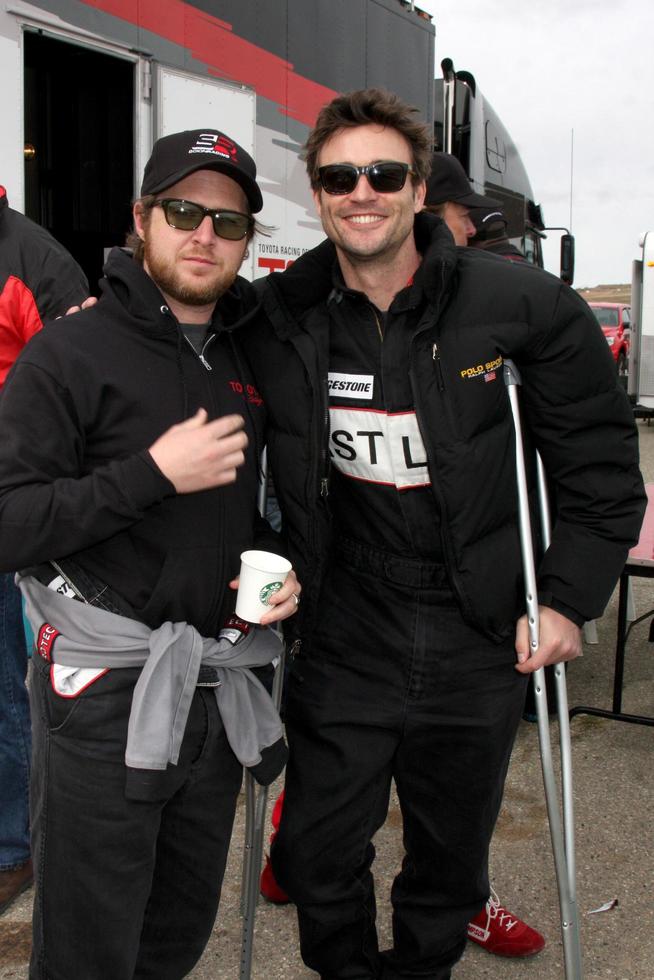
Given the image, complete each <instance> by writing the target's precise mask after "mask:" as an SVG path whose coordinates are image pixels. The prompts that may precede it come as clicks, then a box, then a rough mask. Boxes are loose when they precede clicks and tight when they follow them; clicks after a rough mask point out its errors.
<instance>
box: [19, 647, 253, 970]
mask: <svg viewBox="0 0 654 980" xmlns="http://www.w3.org/2000/svg"><path fill="white" fill-rule="evenodd" d="M137 673H138V672H137V671H134V670H131V669H126V670H112V671H109V673H108V674H106V675H105V676H104V677H101V678H100V679H99V680H97V681H95V682H94V683H93V684H92V685H91V686H90V687H89V688H87V690H86V691H84V692H83V693H81V694H80V695H78V696H77V697H75V698H73V699H66V698H61V697H60V696H59V695H57V694H56V693H54V691H53V690H52V688H51V685H50V681H49V676H48V665H47V664H46V663H44V662H43V661H41V660H40V659H39V658H38V657H36V658H35V660H34V663H33V665H32V668H31V692H30V693H31V703H32V725H33V740H34V759H33V769H32V800H31V803H32V853H33V857H34V871H35V879H36V896H35V908H34V942H33V952H32V962H31V966H30V974H29V975H30V980H74V978H79V980H82V978H83V980H181V978H182V977H185V976H186V975H187V974H188V973H189V972H190V970H191V969H192V968H193V966H194V964H195V963H196V962H197V960H198V959H199V958H200V956H201V955H202V952H203V950H204V948H205V945H206V943H207V940H208V938H209V936H210V934H211V929H212V926H213V923H214V920H215V916H216V911H217V909H218V901H219V897H220V889H221V884H222V879H223V874H224V870H225V862H226V858H227V850H228V847H229V840H230V836H231V831H232V823H233V819H234V811H235V807H236V798H237V795H238V790H239V787H240V783H241V775H242V770H241V766H240V765H239V763H238V762H237V760H236V757H235V756H234V754H233V752H232V751H231V749H230V747H229V745H228V744H227V741H226V739H225V735H224V731H223V728H222V724H221V721H220V716H219V714H218V709H217V706H216V702H215V697H214V694H213V691H212V690H210V689H201V688H198V689H197V690H196V692H195V695H194V698H193V703H192V707H191V712H190V715H189V721H188V726H187V730H186V735H185V737H184V741H183V745H182V751H181V755H180V760H179V764H178V765H177V766H169V767H168V770H167V771H166V772H162V773H159V774H157V776H155V778H154V779H153V780H151V781H150V782H149V783H146V784H144V785H143V786H141V787H138V789H139V791H140V793H141V796H142V797H143V798H142V799H141V800H139V801H136V800H134V799H127V798H126V795H125V764H124V752H125V741H126V733H127V719H128V715H129V707H130V702H131V695H132V688H133V686H134V682H135V678H136V675H137Z"/></svg>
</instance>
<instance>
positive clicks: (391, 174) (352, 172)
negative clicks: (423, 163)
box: [318, 160, 415, 194]
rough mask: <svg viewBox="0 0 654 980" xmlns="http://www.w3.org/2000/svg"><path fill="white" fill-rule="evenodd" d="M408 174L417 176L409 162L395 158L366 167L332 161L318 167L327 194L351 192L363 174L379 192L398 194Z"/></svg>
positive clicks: (322, 185) (319, 176)
mask: <svg viewBox="0 0 654 980" xmlns="http://www.w3.org/2000/svg"><path fill="white" fill-rule="evenodd" d="M407 174H411V175H412V176H415V170H413V169H412V168H411V166H410V165H409V164H408V163H399V162H396V161H395V160H380V161H379V162H378V163H368V164H366V166H365V167H355V166H354V164H352V163H330V164H327V165H326V166H325V167H319V168H318V178H319V180H320V185H321V187H322V189H323V190H324V191H325V192H326V193H327V194H351V193H352V191H353V190H354V188H355V187H356V186H357V184H358V183H359V178H360V177H362V176H365V177H367V179H368V183H369V184H370V186H371V187H372V189H373V190H374V191H376V192H377V193H378V194H396V193H397V192H398V191H401V190H402V188H403V187H404V185H405V183H406V178H407Z"/></svg>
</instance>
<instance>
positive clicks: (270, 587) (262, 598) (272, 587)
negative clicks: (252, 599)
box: [259, 582, 284, 606]
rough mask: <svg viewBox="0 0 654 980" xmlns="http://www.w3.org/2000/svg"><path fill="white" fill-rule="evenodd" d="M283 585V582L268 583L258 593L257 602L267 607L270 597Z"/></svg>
mask: <svg viewBox="0 0 654 980" xmlns="http://www.w3.org/2000/svg"><path fill="white" fill-rule="evenodd" d="M283 584H284V583H283V582H268V583H267V585H264V587H263V588H262V589H261V591H260V593H259V602H262V603H263V604H264V606H267V605H269V604H270V597H271V595H274V594H275V592H279V590H280V589H281V587H282V585H283Z"/></svg>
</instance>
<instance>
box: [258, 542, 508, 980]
mask: <svg viewBox="0 0 654 980" xmlns="http://www.w3.org/2000/svg"><path fill="white" fill-rule="evenodd" d="M378 558H379V556H378V555H377V553H372V552H369V551H366V550H365V549H364V550H363V551H362V554H361V556H360V559H361V560H359V561H357V562H355V564H357V565H359V566H360V567H358V568H353V567H351V565H348V564H345V563H343V562H341V563H340V564H339V566H338V567H335V568H333V569H332V572H331V574H330V576H329V580H328V583H327V585H326V588H325V592H324V595H323V601H322V605H321V614H320V624H319V627H318V629H317V630H316V634H315V642H314V643H313V645H312V648H311V649H310V650H307V651H305V652H304V653H303V655H302V656H301V658H299V659H298V660H296V662H295V664H294V667H293V669H292V672H291V678H290V684H289V692H288V703H287V719H286V724H287V734H288V738H289V745H290V749H291V758H290V762H289V765H288V767H287V773H286V795H285V799H284V809H283V814H282V822H281V828H280V832H279V834H278V836H277V838H276V841H275V844H274V846H273V853H272V860H273V868H274V872H275V875H276V877H277V880H278V881H279V883H280V885H281V886H282V887H283V888H284V889H285V890H286V891H287V892H288V894H289V895H290V897H291V898H292V899H293V901H294V902H295V903H296V905H297V907H298V916H299V925H300V940H301V947H302V955H303V958H304V961H305V963H306V964H307V965H308V966H309V967H311V968H312V969H314V970H316V971H318V973H320V975H321V977H322V978H323V980H337V978H338V980H345V978H347V980H355V978H356V980H363V978H366V980H367V978H372V977H384V978H389V980H390V978H400V977H403V978H404V977H422V978H429V980H446V978H448V977H450V971H451V967H452V965H453V964H454V963H456V961H457V960H458V959H459V958H460V956H461V954H462V952H463V948H464V945H465V941H466V928H467V923H468V921H469V920H470V919H472V918H473V917H474V916H475V915H476V914H477V912H478V911H479V910H480V909H481V908H482V907H483V905H484V903H485V901H486V899H487V897H488V894H489V882H488V848H489V843H490V839H491V835H492V832H493V827H494V824H495V820H496V818H497V814H498V811H499V807H500V801H501V796H502V789H503V785H504V779H505V776H506V771H507V767H508V762H509V756H510V753H511V747H512V745H513V740H514V737H515V733H516V730H517V726H518V723H519V720H520V715H521V711H522V706H523V703H524V697H525V683H526V681H525V678H524V677H522V676H521V675H520V674H518V673H517V672H516V670H515V669H514V664H515V662H516V656H515V651H514V638H513V637H511V638H509V639H507V640H506V642H504V643H503V644H499V645H498V644H494V643H492V642H490V641H489V640H487V639H485V638H484V637H483V636H481V635H480V634H479V633H477V632H476V631H475V630H473V629H471V628H470V627H468V626H467V625H466V624H465V623H464V622H463V620H462V618H461V616H460V614H459V611H458V608H457V606H456V604H455V603H454V601H453V598H452V595H451V593H450V592H449V591H448V590H447V589H446V588H444V587H442V585H441V586H440V587H439V584H438V581H437V579H438V576H437V575H436V577H435V579H434V580H433V581H432V584H430V585H424V584H420V583H424V582H425V580H426V578H427V579H428V578H429V576H427V577H425V575H424V574H423V571H424V568H417V569H412V567H411V565H410V563H397V562H395V563H389V562H388V561H384V560H378ZM404 565H406V567H403V566H404ZM364 568H366V569H367V571H365V570H363V569H364ZM385 576H386V577H385ZM389 576H390V577H393V578H395V579H396V580H400V581H402V582H407V583H408V582H410V581H411V579H412V578H413V579H414V580H415V582H416V585H410V584H406V585H398V584H396V583H395V582H392V581H389V580H388V577H389ZM391 780H395V783H396V786H397V792H398V796H399V800H400V805H401V809H402V817H403V823H404V846H405V851H406V854H405V858H404V861H403V865H402V869H401V871H400V873H399V875H398V876H397V878H396V879H395V882H394V885H393V888H392V894H391V901H392V904H393V949H392V950H390V951H388V952H387V953H384V954H382V955H381V956H380V955H379V952H378V947H377V937H376V931H375V898H374V891H373V880H372V874H371V870H370V869H371V865H372V862H373V858H374V853H375V852H374V847H373V845H372V844H371V839H372V837H373V835H374V834H375V832H376V831H377V830H378V829H379V827H380V826H381V825H382V823H383V822H384V820H385V817H386V813H387V809H388V801H389V792H390V786H391Z"/></svg>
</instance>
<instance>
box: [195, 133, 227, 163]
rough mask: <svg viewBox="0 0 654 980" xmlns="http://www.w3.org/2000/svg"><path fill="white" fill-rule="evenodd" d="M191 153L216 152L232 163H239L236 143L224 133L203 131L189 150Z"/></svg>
mask: <svg viewBox="0 0 654 980" xmlns="http://www.w3.org/2000/svg"><path fill="white" fill-rule="evenodd" d="M191 153H215V154H216V155H217V156H220V157H224V158H225V159H226V160H229V161H231V162H232V163H238V158H237V154H238V148H237V146H236V144H235V143H234V142H233V141H232V140H230V139H229V137H228V136H224V135H223V134H222V133H201V134H200V135H199V136H198V138H197V140H196V141H195V144H194V145H193V146H192V147H191V149H190V150H189V155H190V154H191Z"/></svg>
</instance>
